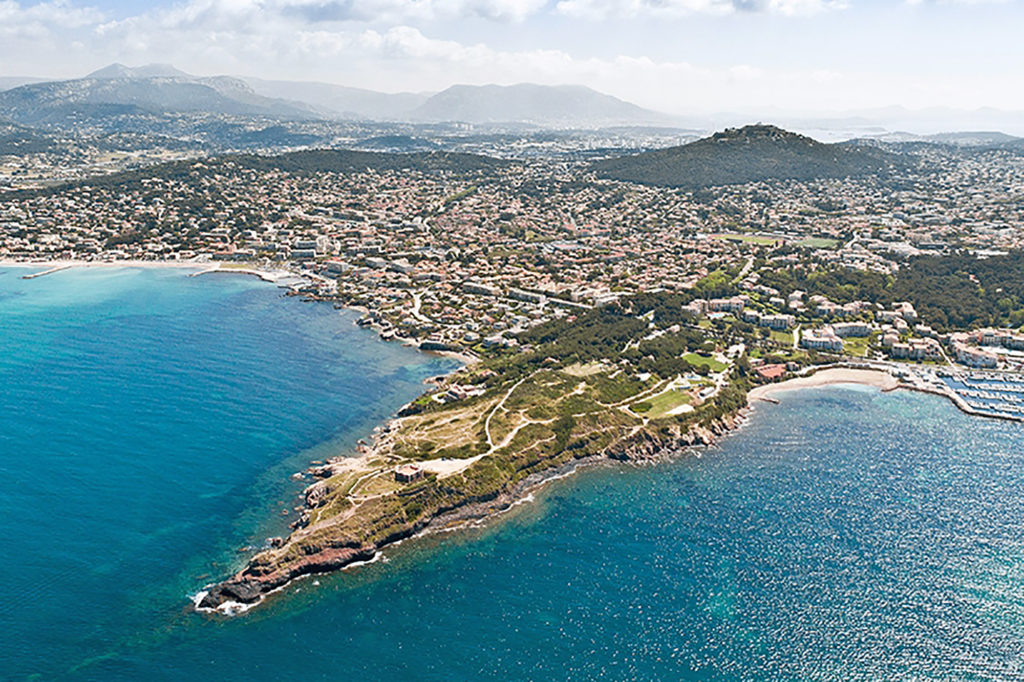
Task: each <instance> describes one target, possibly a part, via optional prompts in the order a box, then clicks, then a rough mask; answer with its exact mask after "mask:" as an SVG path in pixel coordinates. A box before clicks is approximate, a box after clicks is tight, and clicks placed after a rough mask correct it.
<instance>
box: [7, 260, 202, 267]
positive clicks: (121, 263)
mask: <svg viewBox="0 0 1024 682" xmlns="http://www.w3.org/2000/svg"><path fill="white" fill-rule="evenodd" d="M212 265H214V263H212V262H207V261H189V260H111V261H106V260H104V261H91V260H38V261H25V260H4V259H0V267H2V268H45V269H56V268H62V269H63V268H191V269H197V268H208V267H211V266H212Z"/></svg>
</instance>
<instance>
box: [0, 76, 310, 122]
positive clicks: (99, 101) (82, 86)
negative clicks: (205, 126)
mask: <svg viewBox="0 0 1024 682" xmlns="http://www.w3.org/2000/svg"><path fill="white" fill-rule="evenodd" d="M181 112H188V113H212V114H221V115H242V116H272V117H283V118H311V117H316V116H318V114H317V112H316V111H315V110H314V109H313V108H312V107H310V106H309V105H306V104H302V103H297V102H287V101H285V100H281V99H272V98H268V97H264V96H262V95H258V94H256V93H255V92H254V91H253V90H252V88H250V87H249V86H248V85H247V84H246V83H245V82H244V81H242V80H239V79H237V78H230V77H227V76H216V77H212V78H198V77H194V76H189V75H188V74H184V73H182V72H180V71H177V70H176V69H173V67H169V66H161V65H151V66H147V67H141V68H138V69H131V68H128V67H125V66H122V65H120V64H113V65H111V66H108V67H106V68H104V69H100V70H99V71H96V72H94V73H91V74H89V75H88V76H86V77H85V78H78V79H75V80H67V81H46V82H42V83H30V84H27V85H21V86H19V87H16V88H12V89H10V90H5V91H3V92H0V116H2V117H6V118H8V119H10V120H12V121H15V122H17V123H23V124H27V125H35V124H50V125H60V124H62V123H72V122H74V121H75V120H76V119H80V118H82V117H90V116H92V117H96V116H112V115H131V114H137V115H144V114H166V113H181Z"/></svg>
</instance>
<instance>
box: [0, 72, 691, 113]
mask: <svg viewBox="0 0 1024 682" xmlns="http://www.w3.org/2000/svg"><path fill="white" fill-rule="evenodd" d="M30 80H31V79H25V78H12V79H9V80H8V83H7V85H8V87H7V89H4V88H3V84H4V83H3V81H0V116H4V117H7V118H9V119H11V120H13V121H16V122H19V123H25V124H29V125H33V124H39V123H44V124H56V123H59V122H61V121H63V120H65V119H67V120H75V119H77V118H81V117H88V116H111V115H131V114H146V113H149V114H164V113H180V112H191V113H195V112H203V113H209V114H220V115H233V116H239V115H242V116H271V117H277V118H285V119H296V118H300V119H301V118H311V117H312V118H326V119H329V118H342V119H361V120H377V121H407V122H412V123H441V122H462V123H472V124H498V123H508V124H526V125H531V126H539V127H549V128H591V127H607V126H614V125H630V126H646V125H663V126H664V125H668V126H671V125H675V124H677V123H678V121H677V120H676V119H674V118H673V117H671V116H668V115H666V114H659V113H657V112H654V111H650V110H647V109H642V108H641V107H638V106H636V105H634V104H630V103H629V102H625V101H623V100H621V99H618V98H616V97H612V96H611V95H605V94H602V93H599V92H597V91H595V90H591V89H590V88H586V87H583V86H576V85H564V86H547V85H533V84H525V83H524V84H520V85H511V86H500V85H481V86H476V85H455V86H452V87H450V88H448V89H446V90H444V91H442V92H438V93H408V92H404V93H395V94H389V93H382V92H374V91H372V90H363V89H360V88H349V87H344V86H340V85H331V84H329V83H303V82H295V81H280V80H278V81H274V80H262V79H258V78H247V79H242V78H234V77H230V76H214V77H199V76H192V75H190V74H187V73H185V72H184V71H181V70H179V69H176V68H174V67H173V66H171V65H169V64H149V65H146V66H139V67H128V66H124V65H123V64H111V65H110V66H107V67H104V68H102V69H100V70H98V71H94V72H92V73H90V74H89V75H87V76H85V77H84V78H78V79H72V80H64V81H42V82H26V81H30Z"/></svg>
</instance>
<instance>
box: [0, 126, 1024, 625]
mask: <svg viewBox="0 0 1024 682" xmlns="http://www.w3.org/2000/svg"><path fill="white" fill-rule="evenodd" d="M745 130H746V129H745ZM745 130H744V131H739V132H730V133H729V136H728V137H729V139H730V140H734V139H735V138H736V137H739V138H742V137H743V136H744V135H749V136H752V139H755V140H756V139H758V138H763V137H764V136H765V135H768V136H770V137H772V138H773V139H776V138H779V137H781V136H785V135H786V134H785V133H784V132H782V131H778V130H777V129H772V128H768V129H766V128H764V127H763V126H762V127H754V128H753V129H752V132H749V133H748V132H745ZM766 131H767V132H766ZM885 153H886V154H890V153H889V152H885ZM903 154H904V156H903V157H900V159H899V161H900V162H899V163H898V164H896V163H893V164H891V165H892V171H891V172H887V173H886V174H884V175H881V174H875V175H865V176H855V177H846V178H840V179H813V180H805V181H798V180H764V181H758V182H753V183H739V184H731V185H722V186H715V187H709V188H702V189H696V190H694V189H684V188H678V187H662V186H656V185H651V184H640V183H632V182H625V181H619V180H612V179H608V178H605V177H602V176H601V175H600V173H599V172H594V171H592V170H591V168H592V167H591V166H589V165H588V164H587V162H582V161H581V162H571V161H566V160H565V159H562V158H559V159H529V160H522V159H519V160H516V159H512V160H510V159H497V158H489V157H481V156H474V155H466V154H456V153H452V154H425V155H409V156H405V155H392V154H362V153H353V152H343V151H310V152H295V153H291V154H285V155H282V156H279V157H258V156H246V155H229V156H225V157H220V158H212V159H190V160H181V161H175V162H172V163H169V164H165V165H158V166H154V167H152V168H148V169H143V170H136V171H131V172H128V173H125V174H121V175H118V174H114V175H107V176H103V177H101V178H96V179H94V180H89V181H84V182H78V183H72V184H69V185H66V186H58V187H53V188H44V189H36V190H30V191H19V192H14V193H9V194H7V195H5V196H4V197H3V198H2V201H0V259H2V260H3V261H5V262H14V263H19V264H35V265H36V266H37V270H36V271H34V272H32V273H30V274H27V275H25V277H40V276H48V275H50V274H51V273H53V272H55V271H59V270H61V269H63V268H67V267H76V266H91V267H103V266H108V265H122V266H123V265H126V264H139V265H146V264H167V265H175V266H178V267H188V268H190V270H191V274H192V275H193V276H210V275H212V274H214V273H225V272H227V273H240V274H254V275H257V276H259V277H261V278H263V279H265V280H267V281H271V282H274V283H276V284H278V285H279V286H282V287H285V288H286V289H288V291H289V293H290V294H292V295H296V296H300V297H303V298H305V299H307V300H310V301H320V302H327V303H331V304H334V305H335V306H337V307H340V308H347V309H355V310H358V311H360V312H359V316H358V324H359V325H361V326H365V327H369V328H372V329H374V330H375V331H376V333H378V334H379V335H380V337H381V338H382V339H383V340H385V341H394V342H397V343H404V344H408V345H411V346H414V347H417V348H419V349H420V350H423V351H426V352H440V353H449V354H454V355H455V356H457V357H458V358H460V359H461V360H462V361H463V367H462V368H461V369H460V370H458V371H456V372H453V373H452V374H449V375H447V376H444V377H438V378H437V379H435V380H434V381H433V382H431V384H430V385H428V386H427V387H426V388H425V392H424V394H423V395H422V396H420V397H419V398H417V399H416V400H414V401H413V402H411V403H409V404H407V405H406V406H404V407H403V408H402V409H401V410H400V411H399V412H398V414H397V415H396V417H395V418H394V419H393V420H391V421H390V422H388V423H387V424H384V425H382V426H380V427H379V428H378V429H377V431H376V432H375V437H374V439H373V443H372V444H367V445H360V448H359V450H358V452H357V453H355V455H354V456H348V455H344V456H337V457H333V458H331V459H329V460H328V461H326V462H320V463H318V464H315V465H314V466H313V467H312V468H311V469H310V470H309V471H308V472H305V473H304V474H302V476H304V477H308V478H309V479H310V480H311V481H312V482H311V483H310V484H309V485H308V487H307V488H306V489H305V491H304V493H303V503H302V505H301V507H300V509H301V513H300V516H299V518H298V519H297V520H295V521H294V522H292V524H291V534H290V536H289V537H287V538H274V539H272V540H270V541H269V543H268V545H267V546H266V547H264V548H261V551H259V552H258V553H256V554H254V555H253V556H251V557H250V559H249V561H248V563H247V565H246V566H245V567H243V568H242V569H241V570H240V571H239V572H238V573H236V574H235V575H234V576H232V577H230V578H228V579H227V580H225V581H223V582H221V583H216V584H214V585H210V586H209V589H207V590H204V591H203V592H202V594H201V595H199V596H198V597H197V599H196V606H197V607H198V608H200V609H201V610H210V611H218V612H225V613H232V612H237V611H238V610H244V609H246V608H249V607H250V606H252V605H253V604H257V603H259V602H261V601H262V600H263V599H264V597H265V596H266V595H267V594H268V593H270V592H273V591H275V590H277V589H279V588H280V587H282V586H283V585H285V584H287V583H289V582H290V581H291V580H293V579H295V578H297V577H300V576H303V575H307V574H310V573H317V572H322V571H326V570H333V569H335V568H339V567H342V566H345V565H348V564H351V563H353V562H358V561H365V560H368V559H371V558H373V557H374V556H376V554H377V552H378V551H379V550H380V548H382V547H384V546H386V545H388V544H390V543H392V542H394V541H396V540H398V539H402V538H404V537H409V536H411V535H414V534H417V533H420V532H423V531H425V530H432V529H437V530H443V529H446V528H449V527H452V526H453V525H458V524H461V523H466V522H468V521H472V520H474V519H479V518H482V517H486V516H489V515H491V514H494V513H497V512H499V511H501V510H502V509H504V508H507V507H508V506H509V505H512V504H514V503H515V501H516V500H517V499H519V498H521V497H522V496H523V495H526V494H528V493H529V491H530V490H531V489H533V488H534V487H536V486H538V485H541V484H542V483H543V482H544V481H546V480H549V479H550V478H551V477H552V476H558V475H561V473H562V472H565V471H570V470H574V469H575V468H576V467H578V466H583V465H586V464H588V463H591V462H594V461H607V460H608V459H609V458H611V459H613V460H614V459H619V460H628V461H643V460H646V459H651V458H657V457H661V456H663V455H664V454H665V453H672V452H676V451H679V450H680V449H685V448H689V447H691V446H694V445H706V444H710V443H713V442H715V440H716V438H718V437H719V436H720V435H721V434H723V433H725V432H726V431H728V430H729V429H732V428H734V427H735V426H736V425H737V424H738V423H740V422H741V421H742V411H743V410H744V408H745V407H746V406H747V405H748V403H750V402H754V401H757V400H767V401H769V402H771V401H774V400H776V398H774V397H772V396H773V395H774V394H773V393H772V391H771V389H772V387H774V386H775V385H776V384H778V385H779V386H781V387H785V386H793V385H804V384H803V383H801V382H808V381H810V382H812V383H811V384H810V385H818V384H820V383H831V382H833V381H836V380H844V381H845V380H851V379H850V377H854V380H857V381H869V382H878V385H879V386H880V387H883V388H885V389H891V388H896V387H903V388H908V389H911V390H917V391H924V392H929V393H935V394H939V395H943V396H945V397H947V398H949V399H950V400H952V401H953V402H954V403H955V404H956V405H957V406H958V407H959V408H960V409H962V410H964V411H965V412H968V413H970V414H976V415H979V416H985V417H995V418H1001V419H1007V420H1014V421H1020V420H1024V379H1019V378H1018V377H1020V376H1024V375H1021V374H1019V372H1020V371H1021V369H1022V368H1024V332H1022V331H1021V327H1022V325H1024V286H1021V284H1020V283H1019V281H1018V280H1019V277H1017V276H1016V274H1015V273H1017V272H1019V268H1020V267H1021V265H1022V261H1021V255H1020V254H1021V253H1022V252H1021V251H1020V250H1019V248H1018V247H1019V245H1020V240H1021V239H1022V237H1024V234H1022V232H1021V225H1022V224H1024V221H1022V220H1021V215H1020V205H1021V204H1020V203H1019V202H1016V201H1012V200H1007V197H1008V196H1010V197H1013V196H1019V195H1020V193H1021V191H1022V190H1024V185H1022V183H1021V182H1020V181H1019V180H1018V179H1017V178H1018V177H1019V170H1020V168H1019V164H1020V159H1019V157H1017V156H1015V155H1012V154H1007V153H1004V152H1001V151H998V150H993V151H984V152H980V151H972V152H964V151H958V150H956V149H948V148H946V149H944V150H942V151H935V150H934V149H925V150H923V151H913V150H911V151H906V152H904V153H903ZM904 157H905V158H904ZM884 158H886V159H889V158H891V155H890V156H886V157H884ZM893 158H894V157H893ZM925 188H927V189H925ZM812 375H813V376H812ZM865 377H866V378H865ZM792 381H795V382H796V384H793V383H789V382H792ZM779 382H786V383H781V384H780V383H779ZM755 387H758V388H755ZM752 389H753V390H752Z"/></svg>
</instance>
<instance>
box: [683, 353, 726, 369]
mask: <svg viewBox="0 0 1024 682" xmlns="http://www.w3.org/2000/svg"><path fill="white" fill-rule="evenodd" d="M683 360H686V361H687V362H688V363H690V364H691V365H693V366H694V367H700V366H701V365H703V366H704V367H707V368H708V369H710V370H711V371H712V372H721V371H722V370H723V369H725V368H726V367H728V365H726V364H724V363H721V362H719V361H718V360H715V359H714V358H706V357H704V356H703V355H698V354H696V353H687V354H686V355H684V356H683Z"/></svg>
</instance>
